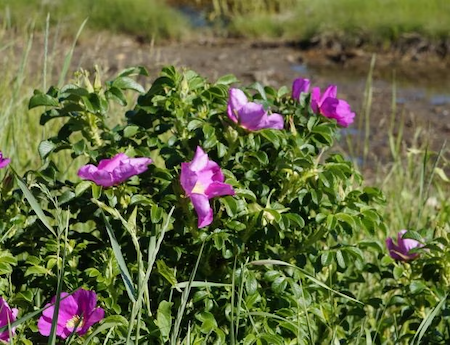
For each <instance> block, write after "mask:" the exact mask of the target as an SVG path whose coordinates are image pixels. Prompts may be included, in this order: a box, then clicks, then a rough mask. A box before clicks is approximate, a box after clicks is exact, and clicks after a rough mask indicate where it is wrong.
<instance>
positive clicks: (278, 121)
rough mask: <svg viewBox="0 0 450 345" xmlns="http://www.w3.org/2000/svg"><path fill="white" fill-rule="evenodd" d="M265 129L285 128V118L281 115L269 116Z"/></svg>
mask: <svg viewBox="0 0 450 345" xmlns="http://www.w3.org/2000/svg"><path fill="white" fill-rule="evenodd" d="M264 128H272V129H283V128H284V119H283V116H281V115H280V114H272V115H269V116H268V117H267V119H266V123H265V124H264Z"/></svg>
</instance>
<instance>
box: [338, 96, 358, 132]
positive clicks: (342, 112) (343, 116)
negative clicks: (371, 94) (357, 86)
mask: <svg viewBox="0 0 450 345" xmlns="http://www.w3.org/2000/svg"><path fill="white" fill-rule="evenodd" d="M336 114H337V115H338V118H337V122H338V124H339V125H341V126H342V127H348V126H349V125H350V124H352V123H353V120H354V118H355V113H354V112H352V110H351V108H350V105H349V104H348V103H347V102H346V101H343V100H341V99H340V100H339V103H338V106H337V107H336Z"/></svg>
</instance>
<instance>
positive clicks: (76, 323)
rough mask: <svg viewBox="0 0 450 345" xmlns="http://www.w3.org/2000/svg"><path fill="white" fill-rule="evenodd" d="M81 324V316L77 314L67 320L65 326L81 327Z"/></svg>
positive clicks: (70, 327)
mask: <svg viewBox="0 0 450 345" xmlns="http://www.w3.org/2000/svg"><path fill="white" fill-rule="evenodd" d="M82 325H83V318H82V317H81V316H79V315H74V317H73V318H71V319H70V320H69V321H67V322H66V327H67V328H68V329H74V328H75V327H77V328H81V326H82Z"/></svg>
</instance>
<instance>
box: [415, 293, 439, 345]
mask: <svg viewBox="0 0 450 345" xmlns="http://www.w3.org/2000/svg"><path fill="white" fill-rule="evenodd" d="M447 296H448V295H445V296H444V298H442V300H441V301H440V302H439V303H438V304H437V305H436V307H434V309H433V310H432V311H431V312H430V313H429V314H428V315H427V317H426V318H425V319H423V320H422V322H421V323H420V325H419V328H418V329H417V332H416V334H415V335H414V338H413V340H412V342H411V344H421V340H422V338H423V336H424V335H425V332H426V331H427V329H428V327H430V325H431V323H432V322H433V319H434V318H435V317H436V315H437V314H438V313H439V311H440V310H441V309H442V306H443V305H444V303H445V301H446V300H447Z"/></svg>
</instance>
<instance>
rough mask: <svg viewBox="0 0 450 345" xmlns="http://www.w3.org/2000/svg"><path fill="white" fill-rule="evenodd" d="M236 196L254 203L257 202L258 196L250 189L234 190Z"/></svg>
mask: <svg viewBox="0 0 450 345" xmlns="http://www.w3.org/2000/svg"><path fill="white" fill-rule="evenodd" d="M234 191H235V193H236V195H238V196H242V197H244V198H246V199H248V200H251V201H253V202H255V201H256V195H255V193H253V192H252V191H251V190H249V189H241V188H235V189H234Z"/></svg>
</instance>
